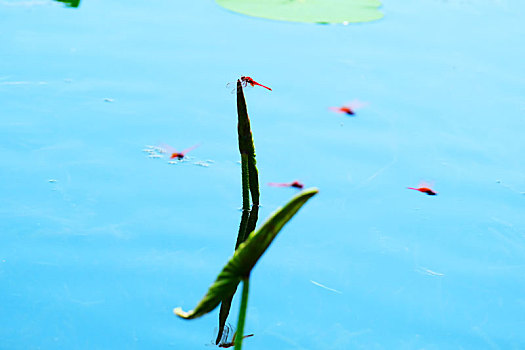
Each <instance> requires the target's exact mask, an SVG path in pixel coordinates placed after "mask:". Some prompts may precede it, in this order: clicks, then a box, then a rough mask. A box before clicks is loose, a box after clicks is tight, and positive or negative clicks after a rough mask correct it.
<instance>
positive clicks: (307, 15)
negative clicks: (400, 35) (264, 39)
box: [216, 0, 383, 24]
mask: <svg viewBox="0 0 525 350" xmlns="http://www.w3.org/2000/svg"><path fill="white" fill-rule="evenodd" d="M216 2H217V4H218V5H220V6H222V7H224V8H226V9H228V10H230V11H233V12H237V13H241V14H244V15H248V16H253V17H262V18H267V19H273V20H279V21H289V22H305V23H320V24H329V23H358V22H370V21H374V20H378V19H380V18H382V17H383V14H382V13H381V12H380V11H379V10H378V8H379V7H380V6H381V2H380V1H379V0H216Z"/></svg>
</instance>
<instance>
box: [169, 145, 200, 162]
mask: <svg viewBox="0 0 525 350" xmlns="http://www.w3.org/2000/svg"><path fill="white" fill-rule="evenodd" d="M199 146H200V145H195V146H191V147H190V148H186V149H185V150H184V151H181V152H177V151H176V150H175V148H173V147H171V146H170V145H166V144H162V145H161V147H160V148H161V149H162V150H163V151H164V152H163V153H168V154H170V159H175V158H177V159H178V160H182V159H183V158H184V157H185V156H186V153H188V152H189V151H191V150H193V149H195V148H197V147H199Z"/></svg>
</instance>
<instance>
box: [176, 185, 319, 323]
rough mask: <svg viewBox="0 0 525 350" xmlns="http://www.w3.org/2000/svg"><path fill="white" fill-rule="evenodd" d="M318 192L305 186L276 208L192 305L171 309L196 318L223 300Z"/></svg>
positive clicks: (184, 315)
mask: <svg viewBox="0 0 525 350" xmlns="http://www.w3.org/2000/svg"><path fill="white" fill-rule="evenodd" d="M317 193H318V190H317V189H316V188H311V189H307V190H305V191H303V192H301V193H299V194H298V195H296V196H295V197H294V198H292V199H291V200H290V201H289V202H288V203H287V204H286V205H285V206H284V207H282V208H280V209H278V210H277V211H275V213H273V214H272V216H270V218H269V219H268V220H267V221H266V222H265V223H264V224H263V225H262V226H261V228H259V229H258V230H257V231H256V232H254V233H252V234H251V235H250V236H249V237H248V238H247V239H246V241H245V242H244V243H242V244H241V245H240V246H239V248H238V249H237V250H236V251H235V253H234V255H233V257H232V258H231V259H230V260H229V261H228V262H227V263H226V265H225V266H224V268H223V269H222V271H221V272H220V273H219V276H217V279H216V280H215V282H214V283H213V284H212V286H211V287H210V288H209V289H208V292H207V293H206V295H205V296H204V297H203V298H202V300H201V301H200V302H199V304H197V306H196V307H195V309H193V310H191V311H189V312H185V311H183V310H182V309H181V308H180V307H178V308H175V309H174V310H173V312H174V313H175V315H177V316H179V317H182V318H184V319H193V318H197V317H200V316H202V315H205V314H207V313H208V312H211V311H212V310H213V309H215V308H216V307H217V306H218V305H219V303H220V302H221V301H222V300H224V299H226V298H229V297H230V296H232V295H233V294H234V293H235V290H236V289H237V285H238V284H239V282H240V281H241V280H242V279H244V278H247V277H248V276H249V275H250V272H251V271H252V269H253V267H254V266H255V264H256V263H257V261H259V259H260V258H261V256H262V255H263V254H264V252H265V251H266V249H268V247H269V246H270V244H271V243H272V241H273V240H274V238H275V237H276V236H277V234H278V233H279V231H281V229H282V228H283V226H284V225H286V223H287V222H288V221H289V220H290V219H291V218H292V217H293V216H294V215H295V214H296V213H297V211H298V210H299V209H301V207H302V206H303V205H304V204H305V203H306V202H307V201H308V200H309V199H310V198H311V197H313V196H314V195H315V194H317Z"/></svg>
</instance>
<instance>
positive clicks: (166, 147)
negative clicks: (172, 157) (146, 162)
mask: <svg viewBox="0 0 525 350" xmlns="http://www.w3.org/2000/svg"><path fill="white" fill-rule="evenodd" d="M159 148H160V149H161V150H162V153H171V154H173V153H177V151H176V150H175V148H173V147H171V146H170V145H168V144H165V143H161V144H160V145H159Z"/></svg>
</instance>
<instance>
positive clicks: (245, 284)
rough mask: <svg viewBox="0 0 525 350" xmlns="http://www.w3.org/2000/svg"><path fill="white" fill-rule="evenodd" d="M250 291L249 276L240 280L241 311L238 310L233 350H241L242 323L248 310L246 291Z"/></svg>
mask: <svg viewBox="0 0 525 350" xmlns="http://www.w3.org/2000/svg"><path fill="white" fill-rule="evenodd" d="M249 289H250V276H248V277H245V278H243V280H242V299H241V309H240V310H239V321H238V322H237V333H236V335H235V348H234V350H241V349H242V341H243V337H244V322H245V321H246V309H247V308H248V291H249Z"/></svg>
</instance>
